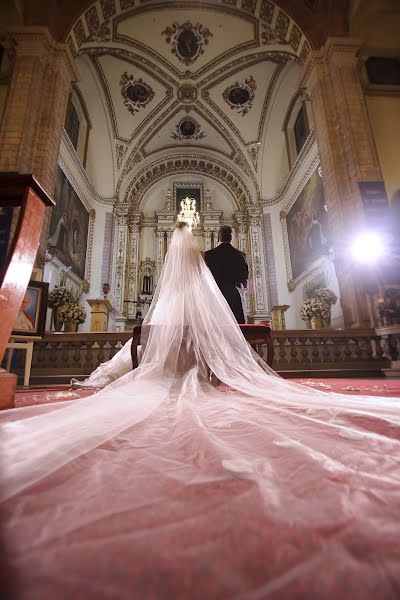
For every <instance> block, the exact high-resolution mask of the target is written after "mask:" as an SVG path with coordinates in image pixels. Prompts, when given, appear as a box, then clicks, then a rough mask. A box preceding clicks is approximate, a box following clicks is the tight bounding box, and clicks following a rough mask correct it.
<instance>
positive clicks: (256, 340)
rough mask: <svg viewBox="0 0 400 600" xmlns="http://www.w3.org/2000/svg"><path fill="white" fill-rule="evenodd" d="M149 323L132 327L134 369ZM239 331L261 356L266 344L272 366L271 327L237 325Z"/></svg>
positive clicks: (272, 345)
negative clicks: (139, 347) (262, 348)
mask: <svg viewBox="0 0 400 600" xmlns="http://www.w3.org/2000/svg"><path fill="white" fill-rule="evenodd" d="M150 327H151V325H143V326H142V325H136V326H135V327H134V329H133V337H132V349H131V353H132V368H133V369H136V367H137V366H138V355H137V350H138V346H139V345H140V342H142V344H143V343H144V344H145V343H146V338H147V335H148V332H149V331H150ZM239 327H240V330H241V332H242V333H243V335H244V337H245V339H246V341H247V342H248V343H249V344H250V346H251V347H252V348H254V350H256V352H258V354H259V355H260V356H261V355H262V354H261V347H262V346H267V361H266V362H267V364H268V365H269V366H270V367H272V362H273V360H274V342H273V339H272V336H271V327H269V326H268V325H253V324H251V325H250V324H249V325H239Z"/></svg>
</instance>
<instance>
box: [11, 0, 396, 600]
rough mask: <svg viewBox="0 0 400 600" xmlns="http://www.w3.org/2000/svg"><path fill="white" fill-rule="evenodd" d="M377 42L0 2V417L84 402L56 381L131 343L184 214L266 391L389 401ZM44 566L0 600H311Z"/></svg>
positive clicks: (386, 80) (388, 165)
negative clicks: (282, 384) (227, 271)
mask: <svg viewBox="0 0 400 600" xmlns="http://www.w3.org/2000/svg"><path fill="white" fill-rule="evenodd" d="M399 31H400V5H399V2H398V0H334V1H333V0H274V1H272V0H176V1H175V0H172V1H171V0H96V1H93V0H68V1H67V0H58V1H57V2H55V1H53V0H2V1H1V3H0V199H1V209H0V232H1V234H0V235H1V237H0V241H1V245H0V268H1V280H0V283H1V296H0V315H1V324H0V327H1V344H2V346H1V357H2V365H1V366H2V369H1V370H0V395H1V398H0V409H1V412H3V411H4V412H6V411H7V410H9V409H16V410H18V409H19V408H23V407H31V406H35V407H37V406H43V407H46V406H47V405H49V404H60V406H61V404H62V403H63V402H65V401H69V402H70V401H76V402H79V401H81V400H82V401H83V399H84V398H86V397H89V396H90V395H91V394H92V391H90V390H79V389H73V388H72V387H71V385H70V382H71V379H76V380H78V381H79V380H84V379H85V378H86V377H88V376H89V375H90V374H91V373H92V372H93V371H94V370H95V369H96V368H97V367H98V366H99V365H100V364H101V363H103V362H105V361H107V360H109V359H111V358H112V357H113V356H115V355H116V353H117V352H118V351H119V350H120V349H121V347H122V346H123V345H124V344H125V343H126V342H127V341H128V340H130V339H131V338H132V336H134V335H135V331H137V327H138V326H139V328H140V325H141V324H142V322H143V320H144V319H145V318H146V314H147V312H148V310H149V308H150V305H151V303H152V299H153V296H154V293H155V291H156V287H157V283H158V280H159V278H160V274H161V271H162V268H163V264H164V260H165V256H166V254H167V252H168V248H169V245H170V243H171V237H172V235H173V232H174V229H175V223H176V220H177V216H178V214H179V213H180V212H181V211H184V210H185V207H186V208H187V206H188V204H187V202H190V203H191V204H190V206H191V208H192V209H193V211H195V214H196V223H195V226H194V227H193V235H194V237H195V239H196V240H197V243H198V246H199V248H200V250H201V251H202V252H203V253H204V252H206V251H208V250H210V249H213V248H215V247H216V246H217V245H218V243H219V238H218V235H219V230H220V227H221V226H222V225H229V226H230V227H231V228H232V232H233V240H232V244H233V245H234V246H235V247H236V248H237V249H239V250H240V251H241V252H242V253H244V254H245V256H246V260H247V263H248V268H249V276H248V285H247V289H246V290H245V292H244V302H245V305H246V323H247V325H248V327H250V326H253V325H254V326H259V327H261V326H263V328H262V330H263V332H264V333H263V336H264V337H265V339H264V337H262V339H261V338H260V339H258V338H259V336H258V337H257V336H256V337H254V339H252V340H251V339H250V338H248V339H249V341H250V343H252V345H253V346H254V348H255V349H256V350H257V351H258V353H259V354H260V355H261V356H262V357H263V358H264V359H265V360H266V361H267V362H268V364H269V365H270V366H272V368H273V369H274V370H275V371H277V372H278V373H279V375H281V376H282V377H284V378H285V379H290V380H294V381H297V382H299V383H301V384H303V385H304V386H309V387H312V388H314V389H320V390H322V391H334V392H337V393H339V394H340V393H347V394H349V393H350V394H352V395H355V396H357V395H372V396H375V397H376V401H377V402H379V401H380V400H381V399H384V398H385V397H389V396H390V397H399V398H400V379H399V376H400V241H399V239H400V236H399V232H400V165H399V156H400V146H399V140H400V41H399V39H400V38H399ZM185 202H186V204H185ZM135 328H136V329H135ZM243 331H246V330H244V329H243ZM247 331H249V332H250V333H249V336H251V335H252V333H251V332H252V331H253V330H250V329H248V330H247ZM254 331H256V330H255V329H254ZM259 331H261V329H260V330H259ZM245 335H246V333H245ZM254 335H255V334H254ZM260 335H261V334H260ZM74 481H75V482H78V479H77V475H76V473H75V474H74ZM77 485H79V483H78V484H77ZM242 492H243V494H245V493H246V492H245V489H244V488H243V490H242ZM32 502H33V501H32ZM107 502H112V494H111V493H110V494H109V495H108V496H107ZM28 510H30V504H29V502H28V501H27V502H26V504H25V505H24V506H23V508H21V511H22V513H23V512H24V511H28ZM210 510H211V508H210ZM397 514H398V509H397ZM59 518H60V519H62V514H60V515H59ZM244 519H245V520H246V519H249V515H247V516H246V517H244ZM98 527H99V531H100V530H101V529H102V525H100V524H99V525H98ZM92 533H93V539H92V540H91V543H93V544H95V543H96V535H97V532H96V528H94V529H93V532H92ZM37 535H38V536H39V537H40V533H38V532H37ZM98 535H99V539H102V538H101V533H98ZM121 535H123V533H122V530H121ZM252 535H256V533H255V532H254V531H253V532H252ZM274 535H275V534H274ZM173 539H174V537H173V535H172V534H171V540H173ZM68 543H70V544H73V535H72V534H71V536H70V537H69V538H68ZM103 543H104V540H103ZM171 543H172V542H171ZM254 544H256V542H254ZM377 544H378V542H377ZM126 548H127V552H128V551H129V547H128V546H127V547H126ZM288 548H289V546H288ZM1 552H2V553H3V554H4V562H5V565H6V566H7V562H8V558H7V553H6V551H4V552H3V550H1ZM55 552H56V551H55ZM137 552H138V549H137V548H136V551H135V556H136V558H137V559H138V554H137ZM187 552H190V543H189V542H188V545H187ZM287 552H289V553H290V549H289V550H287ZM355 552H356V551H355ZM282 553H283V554H284V553H285V549H284V548H282ZM283 554H282V556H283ZM44 555H45V556H46V560H47V561H49V562H48V568H49V569H50V570H51V569H54V571H55V575H54V577H53V579H52V580H51V581H52V583H49V584H48V588H46V584H45V583H43V581H46V579H45V577H44V575H43V574H42V575H41V576H39V575H38V577H37V579H35V575H34V572H33V571H34V568H35V565H37V564H38V561H39V562H40V554H36V555H35V556H34V559H33V563H32V565H31V571H30V572H29V574H27V571H26V572H25V571H24V576H23V580H24V582H25V584H24V585H26V586H29V585H32V592H31V593H32V595H30V593H29V592H28V591H27V589H28V587H24V589H23V592H22V594H21V596H18V583H17V585H16V590H17V591H16V592H15V590H14V589H12V586H11V587H10V592H9V594H10V595H8V596H7V599H8V598H12V597H13V594H14V592H15V594H16V596H15V597H16V598H18V597H21V598H32V600H33V598H39V597H40V598H41V599H47V598H48V599H49V600H52V599H54V600H55V599H56V598H57V599H58V598H64V597H67V596H68V597H71V596H72V597H82V598H85V599H89V598H99V599H101V598H105V599H107V598H125V597H126V598H129V599H131V598H142V599H143V600H144V598H153V597H154V598H172V597H174V598H182V599H183V598H206V597H207V598H239V597H240V598H246V599H247V598H249V599H250V598H267V597H268V598H288V599H292V598H293V599H306V598H311V597H317V596H315V595H314V592H312V591H311V587H308V588H307V589H308V590H310V591H309V592H307V591H305V590H302V589H301V587H298V588H296V587H293V588H292V587H290V585H289V584H288V587H287V590H289V591H287V592H285V590H286V588H285V586H284V585H283V584H282V588H280V587H279V586H277V588H276V590H277V591H276V592H275V591H274V590H273V588H271V591H268V592H263V591H262V588H260V589H259V590H258V591H257V594H258V595H254V596H253V595H251V593H250V591H249V590H250V589H251V586H250V587H248V588H242V587H241V586H240V585H238V587H237V588H235V586H234V585H233V586H226V587H224V585H223V584H222V583H221V582H222V580H223V574H221V582H220V583H221V585H220V586H219V587H218V586H213V585H211V583H210V585H209V588H207V586H205V585H200V587H199V588H198V589H199V590H201V591H196V585H197V579H196V577H201V569H199V570H198V571H197V572H196V573H197V575H196V577H194V578H193V580H191V581H190V582H188V581H186V583H185V585H184V586H183V587H182V588H179V586H178V587H174V585H172V583H171V587H170V588H168V587H166V588H165V589H163V586H162V583H159V585H158V587H157V586H155V587H154V589H155V590H156V591H155V592H154V590H153V588H149V589H148V590H147V588H146V586H143V587H140V585H139V588H138V589H143V590H147V592H143V593H142V594H141V595H135V593H134V592H133V591H132V588H129V589H130V591H129V592H128V591H127V592H126V595H122V593H121V591H118V592H117V591H116V589H117V588H115V590H114V589H113V583H112V581H111V580H110V587H108V588H107V584H104V587H102V588H101V589H96V586H93V587H90V588H89V587H88V588H85V584H84V581H85V577H88V578H89V577H90V574H89V570H90V569H89V567H88V570H87V572H86V574H85V575H82V574H81V576H82V578H83V579H82V580H81V581H79V577H80V575H79V574H78V572H79V569H78V568H77V567H74V568H72V567H71V569H72V571H73V572H74V574H71V576H70V579H69V580H68V582H67V583H66V580H64V579H63V577H61V576H60V577H59V578H58V576H57V573H56V570H57V564H56V561H55V559H54V560H53V559H50V556H49V554H48V553H47V552H45V553H44ZM147 559H149V560H150V558H149V556H147ZM23 560H26V557H24V559H23ZM139 560H140V557H139ZM282 560H283V558H282ZM349 560H350V559H349ZM21 561H22V559H21ZM154 561H155V562H156V559H155V558H154ZM17 562H18V561H17ZM24 564H25V563H24ZM163 565H164V566H163V568H165V569H167V567H166V563H163ZM92 566H93V565H92ZM99 568H102V567H101V564H100V565H99ZM132 568H133V567H132ZM149 568H150V567H149ZM255 568H256V567H255ZM257 568H258V567H257ZM43 569H44V570H45V568H44V567H43ZM74 569H75V570H74ZM39 570H40V571H41V572H42V567H41V568H40V569H39ZM17 571H18V569H17ZM72 571H71V573H72ZM366 572H367V571H366ZM144 573H147V571H144ZM205 573H207V569H206V568H205ZM251 573H252V570H251V568H250V567H249V569H248V572H247V577H248V578H250V579H251V577H252V575H251ZM75 575H76V579H75V580H74V576H75ZM147 575H148V573H147ZM92 576H94V574H93V573H92ZM119 576H120V577H122V578H123V577H124V576H125V572H124V570H123V567H122V566H121V571H120V572H118V567H117V566H115V573H113V577H119ZM144 576H145V575H143V577H144ZM148 576H149V575H148ZM162 576H163V572H162V570H161V571H160V572H159V573H158V574H157V577H160V578H161V579H162ZM291 576H293V578H294V577H295V575H294V568H293V573H292V572H291ZM40 577H41V579H40ZM132 577H133V576H132ZM138 577H139V576H138ZM188 577H189V575H188ZM11 579H12V577H11V575H10V581H11ZM39 579H40V583H38V581H39ZM111 579H112V578H111ZM167 579H168V578H167ZM16 580H18V573H17V575H16ZM133 580H134V577H133V579H132V581H133ZM57 581H58V582H59V584H60V582H63V581H64V583H66V588H65V592H64V591H63V590H62V586H61V584H60V585H59V587H57V585H56V583H55V582H57ZM9 583H10V582H9V581H8V580H5V583H4V585H9ZM342 583H343V582H342ZM376 583H377V582H376V581H374V584H376ZM189 584H190V585H189ZM374 584H373V583H371V587H370V588H365V589H366V590H367V593H366V595H363V596H362V597H364V598H382V600H384V599H389V598H393V599H394V598H398V597H399V595H400V588H399V587H396V584H395V583H393V588H392V593H390V592H389V591H388V590H387V588H385V589H386V592H385V593H384V595H380V594H379V591H377V588H375V587H374ZM127 585H128V584H127ZM307 585H309V584H307ZM399 585H400V583H399V581H398V580H397V586H399ZM328 587H329V586H328ZM328 587H327V588H326V594H325V595H324V593H322V594H321V595H320V596H319V597H320V598H321V599H325V598H333V597H336V598H338V597H341V598H347V597H349V598H350V595H348V596H347V595H346V594H347V593H350V592H348V591H346V592H345V590H344V588H343V589H342V594H341V595H337V590H338V589H339V588H335V586H334V585H333V583H332V586H331V588H330V587H329V589H328ZM4 589H5V588H4ZM118 589H119V588H118ZM121 589H122V588H121ZM127 589H128V588H127ZM150 589H151V590H152V591H149V590H150ZM207 589H208V590H209V591H208V592H207ZM182 590H184V591H182ZM188 590H189V591H188ZM243 590H245V591H244V592H243ZM246 590H247V591H246ZM279 590H281V592H279ZM329 590H331V591H329ZM20 591H21V590H19V592H20ZM254 593H255V592H254ZM308 593H310V594H311V595H307V594H308ZM315 593H316V592H315ZM35 594H37V595H35ZM64 594H65V595H64ZM74 594H77V595H76V596H74ZM79 594H82V595H79ZM146 594H147V595H146ZM241 594H242V595H241ZM275 594H276V595H275ZM285 594H286V595H285ZM330 594H332V595H330ZM354 594H355V595H357V594H356V593H355V592H354V590H353V596H354ZM369 594H370V595H369ZM360 597H361V596H360Z"/></svg>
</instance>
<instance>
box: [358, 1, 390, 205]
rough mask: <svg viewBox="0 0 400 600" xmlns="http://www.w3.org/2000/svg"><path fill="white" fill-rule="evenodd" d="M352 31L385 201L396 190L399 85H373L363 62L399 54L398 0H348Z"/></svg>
mask: <svg viewBox="0 0 400 600" xmlns="http://www.w3.org/2000/svg"><path fill="white" fill-rule="evenodd" d="M351 29H352V34H353V35H355V36H357V37H358V38H360V39H361V40H362V42H363V45H362V49H361V61H360V71H361V79H362V81H363V85H364V91H365V100H366V104H367V109H368V115H369V119H370V123H371V127H372V132H373V136H374V139H375V144H376V149H377V152H378V157H379V162H380V167H381V170H382V175H383V179H384V182H385V186H386V193H387V195H388V198H389V201H390V200H391V199H392V198H393V197H394V195H395V193H396V192H399V190H400V170H399V166H398V165H399V162H398V156H399V139H400V86H399V85H396V86H392V85H376V84H371V83H370V82H369V81H368V76H367V72H366V69H365V66H364V62H365V60H366V59H367V58H368V57H369V56H373V57H392V58H396V57H397V59H398V57H399V55H400V43H399V31H400V6H399V2H398V0H364V1H363V2H359V1H356V0H352V2H351Z"/></svg>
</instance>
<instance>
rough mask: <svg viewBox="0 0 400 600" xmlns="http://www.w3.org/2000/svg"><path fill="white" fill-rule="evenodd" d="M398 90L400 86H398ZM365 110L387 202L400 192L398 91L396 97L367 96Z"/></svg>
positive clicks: (399, 97)
mask: <svg viewBox="0 0 400 600" xmlns="http://www.w3.org/2000/svg"><path fill="white" fill-rule="evenodd" d="M399 88H400V86H399ZM366 100H367V108H368V114H369V118H370V122H371V126H372V131H373V135H374V138H375V144H376V149H377V151H378V156H379V162H380V165H381V169H382V175H383V179H384V182H385V186H386V193H387V195H388V198H389V201H390V200H391V199H392V198H393V197H394V195H395V193H396V192H398V191H400V169H399V155H400V146H399V140H400V89H399V92H398V95H397V96H392V97H391V96H379V95H373V96H368V97H367V98H366Z"/></svg>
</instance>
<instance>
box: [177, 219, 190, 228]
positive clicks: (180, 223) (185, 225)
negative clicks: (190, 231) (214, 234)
mask: <svg viewBox="0 0 400 600" xmlns="http://www.w3.org/2000/svg"><path fill="white" fill-rule="evenodd" d="M183 227H189V224H188V223H186V221H177V222H176V229H182V228H183Z"/></svg>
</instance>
